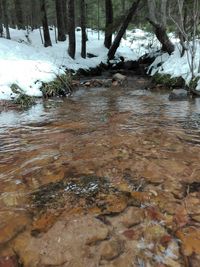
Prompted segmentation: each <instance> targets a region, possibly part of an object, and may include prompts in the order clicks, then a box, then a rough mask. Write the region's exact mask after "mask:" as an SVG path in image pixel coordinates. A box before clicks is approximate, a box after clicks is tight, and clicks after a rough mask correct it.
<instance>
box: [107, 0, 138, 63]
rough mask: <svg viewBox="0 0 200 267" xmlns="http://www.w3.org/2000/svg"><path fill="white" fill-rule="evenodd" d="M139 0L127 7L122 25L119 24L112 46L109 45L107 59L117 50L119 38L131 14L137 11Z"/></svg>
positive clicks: (111, 57)
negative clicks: (126, 13)
mask: <svg viewBox="0 0 200 267" xmlns="http://www.w3.org/2000/svg"><path fill="white" fill-rule="evenodd" d="M139 2H140V0H137V1H135V2H134V3H133V4H132V6H131V8H130V9H129V11H128V15H127V16H126V18H125V20H124V21H123V23H122V25H121V27H120V29H119V31H118V33H117V35H116V37H115V40H114V42H113V44H112V46H111V47H110V49H109V51H108V59H109V60H111V59H113V58H114V56H115V53H116V51H117V48H118V47H119V45H120V42H121V39H122V37H123V35H124V33H125V31H126V29H127V27H128V25H129V23H130V21H131V19H132V17H133V15H134V14H135V13H136V12H137V8H138V5H139Z"/></svg>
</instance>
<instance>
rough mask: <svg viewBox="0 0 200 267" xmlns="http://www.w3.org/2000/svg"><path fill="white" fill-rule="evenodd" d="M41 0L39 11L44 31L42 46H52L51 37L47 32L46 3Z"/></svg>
mask: <svg viewBox="0 0 200 267" xmlns="http://www.w3.org/2000/svg"><path fill="white" fill-rule="evenodd" d="M40 1H41V13H42V26H43V33H44V47H48V46H52V43H51V38H50V34H49V27H48V20H47V13H46V3H45V0H40Z"/></svg>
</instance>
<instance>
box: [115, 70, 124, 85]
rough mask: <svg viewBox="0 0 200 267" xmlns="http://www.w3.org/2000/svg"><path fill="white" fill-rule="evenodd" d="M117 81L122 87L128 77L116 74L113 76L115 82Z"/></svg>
mask: <svg viewBox="0 0 200 267" xmlns="http://www.w3.org/2000/svg"><path fill="white" fill-rule="evenodd" d="M115 81H116V82H118V84H121V85H122V84H123V83H124V82H125V81H127V77H126V76H125V75H122V74H121V73H116V74H114V75H113V82H115Z"/></svg>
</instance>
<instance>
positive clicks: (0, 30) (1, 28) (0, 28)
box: [0, 0, 3, 37]
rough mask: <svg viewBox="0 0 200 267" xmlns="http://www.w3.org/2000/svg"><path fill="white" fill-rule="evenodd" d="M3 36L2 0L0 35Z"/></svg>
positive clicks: (0, 7)
mask: <svg viewBox="0 0 200 267" xmlns="http://www.w3.org/2000/svg"><path fill="white" fill-rule="evenodd" d="M2 36H3V12H2V0H0V37H2Z"/></svg>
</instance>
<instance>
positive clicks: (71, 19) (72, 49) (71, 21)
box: [68, 0, 76, 59]
mask: <svg viewBox="0 0 200 267" xmlns="http://www.w3.org/2000/svg"><path fill="white" fill-rule="evenodd" d="M68 27H69V48H68V54H69V56H70V57H71V58H73V59H74V58H75V53H76V35H75V10H74V0H69V3H68Z"/></svg>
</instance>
